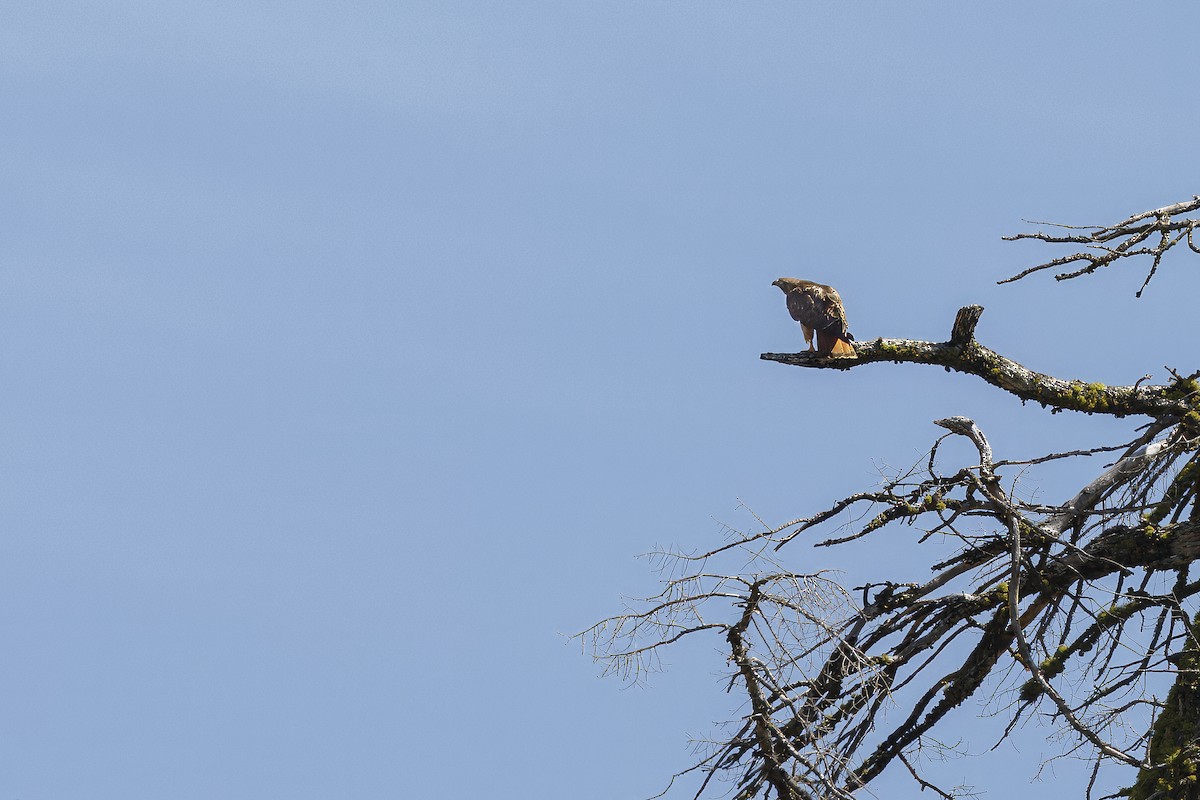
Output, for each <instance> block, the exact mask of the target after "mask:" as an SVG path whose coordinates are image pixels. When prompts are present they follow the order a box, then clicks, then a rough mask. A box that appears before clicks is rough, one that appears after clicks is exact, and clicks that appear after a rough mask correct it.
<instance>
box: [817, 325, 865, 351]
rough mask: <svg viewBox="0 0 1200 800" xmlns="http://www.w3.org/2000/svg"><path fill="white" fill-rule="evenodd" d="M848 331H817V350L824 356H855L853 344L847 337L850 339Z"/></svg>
mask: <svg viewBox="0 0 1200 800" xmlns="http://www.w3.org/2000/svg"><path fill="white" fill-rule="evenodd" d="M852 338H853V337H851V336H850V334H849V333H844V334H841V335H838V334H836V333H833V332H832V331H817V352H819V353H820V354H821V355H826V356H835V357H837V356H842V357H845V356H850V357H853V356H856V355H858V353H857V352H856V351H855V349H854V345H852V344H850V342H848V341H847V339H852Z"/></svg>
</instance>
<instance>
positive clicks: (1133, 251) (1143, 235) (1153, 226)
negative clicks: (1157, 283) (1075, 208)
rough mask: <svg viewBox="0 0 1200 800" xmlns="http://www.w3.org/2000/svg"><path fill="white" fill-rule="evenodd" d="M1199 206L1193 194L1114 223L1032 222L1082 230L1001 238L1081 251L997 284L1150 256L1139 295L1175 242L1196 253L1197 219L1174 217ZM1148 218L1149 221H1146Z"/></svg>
mask: <svg viewBox="0 0 1200 800" xmlns="http://www.w3.org/2000/svg"><path fill="white" fill-rule="evenodd" d="M1197 209H1200V195H1196V196H1194V197H1193V198H1192V199H1191V200H1187V201H1184V202H1182V203H1175V204H1173V205H1169V206H1164V207H1162V208H1156V209H1153V210H1151V211H1144V212H1142V213H1140V214H1134V215H1133V216H1131V217H1129V218H1127V219H1125V220H1123V221H1121V222H1118V223H1117V224H1116V225H1110V226H1102V225H1098V226H1072V225H1058V224H1055V223H1034V224H1043V225H1053V226H1054V227H1056V228H1060V229H1064V230H1072V231H1084V233H1072V234H1067V235H1061V236H1052V235H1050V234H1046V233H1042V232H1041V231H1038V232H1035V233H1018V234H1015V235H1013V236H1005V237H1003V239H1004V240H1005V241H1010V242H1011V241H1017V240H1020V239H1035V240H1037V241H1041V242H1048V243H1052V244H1077V245H1083V247H1084V248H1085V249H1084V250H1082V251H1080V252H1077V253H1073V254H1071V255H1068V256H1062V257H1060V258H1055V259H1051V260H1050V261H1047V262H1045V263H1042V264H1038V265H1037V266H1034V267H1030V268H1028V269H1025V270H1022V271H1021V272H1019V273H1017V274H1016V275H1013V276H1012V277H1011V278H1005V279H1004V280H1002V281H998V283H1002V284H1003V283H1012V282H1013V281H1019V280H1020V279H1022V278H1024V277H1026V276H1028V275H1032V274H1033V273H1035V272H1040V271H1042V270H1046V269H1055V268H1058V267H1063V266H1066V265H1067V264H1075V263H1083V264H1084V266H1082V267H1080V268H1079V269H1076V270H1073V271H1068V272H1061V273H1059V274H1057V275H1055V276H1054V278H1055V280H1059V281H1063V280H1069V279H1071V278H1078V277H1079V276H1081V275H1090V274H1091V273H1093V272H1095V271H1096V270H1098V269H1100V268H1102V267H1107V266H1109V265H1110V264H1113V263H1115V262H1117V261H1118V260H1120V259H1123V258H1131V257H1133V256H1151V257H1152V262H1151V265H1150V269H1149V271H1148V272H1147V274H1146V279H1145V280H1144V281H1143V282H1142V286H1141V288H1140V289H1138V291H1137V294H1136V296H1137V297H1141V296H1142V292H1143V291H1145V289H1146V286H1147V285H1149V283H1150V279H1151V278H1153V277H1154V275H1155V273H1156V272H1157V271H1158V267H1159V264H1161V263H1162V258H1163V256H1164V255H1165V254H1166V253H1167V251H1169V250H1171V249H1172V248H1174V247H1175V246H1176V245H1177V244H1179V242H1181V241H1184V240H1186V241H1187V243H1188V247H1189V248H1190V249H1191V250H1192V251H1193V252H1196V253H1200V249H1197V248H1196V246H1195V244H1194V243H1193V239H1192V234H1193V231H1194V230H1195V229H1196V226H1197V225H1200V219H1177V218H1176V217H1178V215H1180V214H1186V213H1188V212H1190V211H1195V210H1197ZM1148 220H1153V221H1152V222H1151V221H1148ZM1155 234H1157V235H1158V243H1157V244H1156V245H1153V246H1144V247H1138V246H1137V245H1141V244H1142V243H1143V242H1145V241H1147V240H1149V239H1151V238H1153V237H1154V235H1155ZM1113 241H1118V243H1117V244H1116V245H1115V246H1109V245H1108V243H1109V242H1113Z"/></svg>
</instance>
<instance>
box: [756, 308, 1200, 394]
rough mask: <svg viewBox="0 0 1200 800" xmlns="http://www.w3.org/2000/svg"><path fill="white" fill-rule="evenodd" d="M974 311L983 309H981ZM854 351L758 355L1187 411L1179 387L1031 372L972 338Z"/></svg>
mask: <svg viewBox="0 0 1200 800" xmlns="http://www.w3.org/2000/svg"><path fill="white" fill-rule="evenodd" d="M973 308H979V307H978V306H968V307H967V308H966V309H963V310H962V311H960V312H959V314H960V316H961V315H962V314H963V312H965V311H968V309H973ZM979 311H980V313H982V309H981V308H979ZM976 319H978V317H977V316H976ZM956 327H957V326H956ZM972 329H973V326H972ZM855 350H856V351H857V353H858V357H857V358H845V357H842V358H833V357H830V356H821V355H817V354H815V353H813V352H811V351H806V352H801V353H763V354H762V355H761V356H759V358H761V359H762V360H764V361H777V362H779V363H781V364H790V365H792V366H797V367H811V368H816V369H843V370H844V369H852V368H854V367H859V366H862V365H864V364H874V363H878V362H885V361H889V362H892V363H894V364H900V363H909V364H930V365H934V366H939V367H943V368H945V369H947V370H953V371H956V372H964V373H967V374H969V375H975V376H977V377H980V378H983V379H984V380H985V381H987V382H988V383H990V384H991V385H993V386H996V387H999V388H1001V389H1003V390H1005V391H1006V392H1009V393H1010V394H1013V395H1016V396H1017V397H1019V398H1021V399H1022V400H1026V401H1028V400H1032V401H1033V402H1035V403H1040V404H1041V405H1043V406H1049V407H1051V408H1055V409H1063V410H1070V411H1083V412H1085V413H1088V414H1112V415H1114V416H1118V417H1123V416H1128V415H1131V414H1146V415H1149V416H1152V417H1161V416H1164V415H1183V414H1186V413H1187V412H1188V411H1190V410H1191V406H1190V405H1189V402H1188V401H1187V399H1186V398H1184V397H1182V396H1181V390H1180V388H1179V387H1178V386H1138V385H1134V386H1106V385H1104V384H1102V383H1086V382H1084V381H1079V380H1072V381H1067V380H1062V379H1061V378H1055V377H1053V376H1050V375H1046V374H1044V373H1040V372H1034V371H1033V370H1031V369H1029V368H1027V367H1024V366H1022V365H1021V364H1018V363H1017V362H1016V361H1013V360H1011V359H1008V358H1005V357H1004V356H1002V355H1000V354H999V353H996V352H995V351H994V350H990V349H988V348H987V347H984V346H983V345H981V344H979V343H978V342H977V341H975V340H974V339H971V340H970V341H968V342H967V343H965V344H961V345H959V344H953V343H951V342H941V343H935V342H924V341H918V340H915V339H875V340H874V341H869V342H858V343H857V344H855Z"/></svg>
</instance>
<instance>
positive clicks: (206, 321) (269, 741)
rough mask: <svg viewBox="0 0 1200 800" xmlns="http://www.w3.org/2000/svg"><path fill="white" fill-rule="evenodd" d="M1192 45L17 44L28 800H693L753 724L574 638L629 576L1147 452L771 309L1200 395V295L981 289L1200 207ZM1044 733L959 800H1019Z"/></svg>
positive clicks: (18, 587)
mask: <svg viewBox="0 0 1200 800" xmlns="http://www.w3.org/2000/svg"><path fill="white" fill-rule="evenodd" d="M1198 34H1200V10H1197V8H1195V7H1193V6H1191V5H1190V4H1185V3H1158V2H1143V3H1138V4H1136V5H1133V6H1131V5H1128V4H1097V3H1090V2H1068V3H1044V2H1036V3H1035V2H1013V3H1002V4H976V3H951V2H910V3H841V2H838V3H834V2H821V3H814V2H770V3H759V2H738V3H715V2H645V1H644V0H639V2H602V3H601V2H548V3H533V2H520V3H492V2H473V3H472V2H462V3H455V2H428V3H426V2H411V0H402V1H401V2H356V1H355V0H350V1H349V2H340V3H314V2H307V0H300V1H298V2H289V3H282V2H208V3H178V2H162V1H156V2H125V1H124V0H108V1H107V2H104V3H70V2H55V0H39V2H36V3H34V2H3V3H0V108H3V109H4V111H3V114H2V115H0V181H2V184H0V204H2V206H0V267H2V271H0V357H2V359H3V361H2V369H0V419H2V420H3V439H2V441H0V464H2V465H3V481H2V482H0V647H2V653H3V658H2V659H0V798H14V799H16V798H19V799H20V800H52V799H53V800H60V799H61V798H85V797H86V798H89V800H106V799H107V798H113V800H116V799H117V798H120V800H141V799H142V798H145V799H147V800H149V799H150V798H168V797H169V798H174V799H176V800H190V799H192V798H195V799H196V800H200V799H207V798H227V799H230V800H240V799H242V798H244V799H246V800H249V799H250V798H255V799H257V798H265V797H277V798H289V800H301V799H303V798H314V799H315V798H322V800H323V799H324V798H330V797H349V798H390V797H395V798H403V797H426V796H438V797H454V798H458V797H462V798H468V797H472V798H474V797H481V796H483V797H523V798H536V797H571V798H579V799H580V800H593V799H595V800H600V799H601V798H604V799H605V800H607V799H608V798H618V797H627V798H638V797H645V796H647V795H650V794H653V793H655V792H657V791H658V790H659V789H660V788H661V786H662V782H663V780H664V779H665V778H666V776H667V775H668V774H669V773H670V772H672V771H673V770H674V769H677V768H680V767H683V766H686V765H687V763H688V758H689V749H688V736H689V735H691V736H697V737H701V736H703V735H705V734H706V733H707V732H708V731H710V730H711V729H712V723H713V722H714V721H715V720H720V719H726V718H728V717H730V716H733V715H736V714H737V713H738V712H737V711H736V709H734V710H731V708H730V707H729V703H730V702H731V700H730V696H729V695H726V694H724V693H723V685H722V681H721V675H722V674H723V673H724V663H723V662H722V660H721V657H720V655H719V653H718V652H717V650H716V643H713V645H712V646H711V647H710V646H705V645H704V644H703V643H698V644H697V645H695V646H692V647H690V648H687V649H684V650H680V651H679V653H678V654H676V656H675V657H674V658H673V659H672V662H673V663H672V668H671V669H670V671H668V672H667V673H666V674H665V675H660V676H657V677H656V678H655V679H654V680H652V681H651V683H650V686H649V687H648V688H641V687H635V688H623V687H622V685H621V684H620V683H619V682H617V681H614V680H610V679H606V680H599V679H598V678H597V677H596V675H597V671H598V670H597V667H596V666H595V665H594V664H593V663H592V662H591V661H590V660H589V659H587V658H586V657H584V656H582V655H581V654H580V652H579V650H578V648H577V647H575V646H573V645H571V644H569V643H567V641H566V640H565V639H564V637H563V636H562V634H567V633H571V632H574V631H577V630H580V629H582V628H584V627H586V626H587V625H588V624H590V623H591V622H592V621H594V620H596V619H598V618H600V617H602V616H605V615H607V614H609V613H612V612H615V611H618V610H619V609H620V608H621V600H620V598H621V596H622V595H638V594H653V593H654V592H655V591H657V588H656V587H657V583H656V581H657V577H656V576H655V575H654V573H653V572H652V571H651V570H650V569H649V566H648V565H647V564H646V563H645V562H644V561H638V560H636V559H635V558H634V557H635V556H636V555H637V554H639V553H643V552H646V551H648V550H650V549H652V548H653V547H654V546H655V545H668V546H670V545H673V546H677V547H683V548H689V549H691V548H703V547H707V546H709V545H712V544H713V543H716V542H719V541H720V537H721V527H720V525H719V523H721V522H725V523H729V524H734V525H750V524H752V519H751V518H750V517H749V515H748V514H747V513H746V511H745V510H739V503H744V504H745V505H746V506H748V507H749V508H751V509H753V511H754V512H755V513H757V514H759V515H760V516H762V517H763V518H765V519H767V520H768V521H772V522H781V521H784V520H787V519H790V518H793V517H796V516H801V515H803V514H804V513H805V512H808V511H812V510H814V509H815V508H817V507H819V506H822V505H824V504H826V503H828V502H829V501H830V500H831V499H834V498H836V497H838V496H840V495H842V494H845V493H848V492H850V491H852V490H856V489H864V488H869V487H871V486H873V485H875V482H876V481H877V480H878V470H879V469H881V468H883V467H885V466H887V465H898V466H904V465H907V464H909V463H912V462H914V461H915V460H917V459H918V458H919V457H920V454H921V452H922V448H924V447H926V446H927V445H928V444H929V443H930V442H931V441H932V440H933V439H934V438H936V436H937V435H938V434H939V433H940V432H941V431H940V430H939V429H936V428H934V427H933V426H932V425H931V424H930V421H931V420H933V419H937V418H939V417H943V416H947V415H950V414H965V415H969V416H973V417H975V418H976V419H977V420H978V421H979V423H980V425H981V426H982V427H983V428H984V430H985V431H987V432H988V434H989V436H990V437H991V439H992V443H993V445H994V446H995V448H996V450H997V453H998V455H999V456H1000V457H1022V456H1029V455H1033V454H1035V453H1037V452H1042V451H1044V450H1046V449H1050V448H1054V447H1059V446H1061V447H1062V449H1067V448H1071V447H1081V446H1089V445H1094V444H1101V443H1104V444H1107V443H1113V442H1116V441H1121V440H1123V439H1127V438H1131V437H1132V433H1131V431H1132V428H1133V427H1134V425H1136V424H1137V422H1136V421H1130V420H1126V421H1113V420H1101V419H1092V418H1089V417H1085V416H1081V415H1060V416H1056V417H1051V416H1050V415H1049V414H1048V413H1046V412H1044V411H1042V410H1041V409H1038V408H1036V407H1033V406H1025V407H1023V406H1022V405H1021V404H1020V403H1019V402H1018V401H1016V400H1015V399H1013V398H1011V397H1008V396H1005V395H1002V394H1001V393H999V392H997V391H996V390H993V389H991V388H990V387H986V386H984V385H983V384H982V383H981V382H979V381H978V380H975V379H972V378H969V377H965V376H952V375H947V374H945V373H942V372H941V371H938V370H932V369H927V368H920V367H896V366H890V365H877V366H870V367H865V368H863V369H859V370H853V371H851V372H847V373H832V372H817V371H812V370H799V369H795V368H791V367H785V366H781V365H779V364H772V363H765V362H761V361H760V360H759V359H758V354H759V353H760V352H763V351H788V350H798V349H801V347H802V346H803V341H802V339H801V336H800V332H799V330H798V329H797V328H796V326H795V325H794V323H792V322H791V320H790V319H789V318H788V316H787V313H786V311H785V309H784V306H783V300H782V297H781V296H780V294H779V292H778V290H777V289H775V288H773V287H772V286H771V285H770V284H771V281H772V280H774V279H775V278H776V277H779V276H781V275H788V276H795V277H802V278H808V279H813V280H818V281H821V282H827V283H833V284H835V285H836V286H837V287H838V288H839V289H840V290H841V293H842V296H843V298H844V299H845V301H846V305H847V309H848V313H849V318H850V322H851V329H852V330H853V331H854V332H855V334H856V335H857V336H858V338H859V339H868V338H874V337H876V336H903V337H911V338H922V339H932V340H939V341H940V340H943V339H945V338H947V336H948V332H949V328H950V324H951V321H952V320H953V317H954V312H955V310H956V309H957V308H958V307H959V306H961V305H964V304H967V303H980V304H982V305H984V306H986V308H987V311H986V313H985V314H984V316H983V319H982V322H981V324H980V326H979V330H978V334H979V337H980V339H981V340H982V341H983V342H984V343H985V344H988V345H989V346H992V347H993V348H995V349H998V350H1000V351H1002V352H1004V353H1005V354H1007V355H1009V356H1011V357H1013V358H1015V359H1017V360H1018V361H1021V362H1022V363H1025V364H1026V365H1028V366H1030V367H1033V368H1035V369H1040V370H1043V371H1047V372H1052V373H1056V374H1059V375H1062V376H1064V377H1080V378H1086V379H1088V380H1096V381H1103V382H1106V383H1111V384H1119V383H1132V382H1134V381H1136V380H1137V379H1138V378H1140V377H1141V376H1142V375H1143V374H1144V373H1146V372H1152V373H1154V378H1155V381H1156V382H1161V381H1163V380H1165V379H1166V377H1167V376H1166V374H1165V372H1164V370H1163V366H1164V365H1169V366H1173V367H1176V368H1178V369H1180V370H1182V371H1191V370H1192V369H1194V368H1196V367H1197V366H1200V365H1198V364H1197V363H1196V362H1197V359H1196V352H1195V341H1196V317H1195V312H1194V308H1195V297H1196V296H1197V292H1198V290H1200V278H1198V277H1197V276H1198V275H1200V273H1198V272H1197V263H1196V261H1194V260H1193V261H1189V260H1187V259H1186V258H1184V257H1181V258H1180V259H1176V260H1174V261H1171V262H1169V263H1168V265H1167V266H1166V267H1164V269H1163V272H1162V274H1161V275H1160V277H1159V278H1157V279H1156V280H1155V282H1154V283H1152V284H1151V286H1150V288H1149V290H1148V291H1147V293H1146V296H1145V297H1144V298H1143V299H1141V300H1134V298H1133V293H1134V291H1135V290H1136V289H1137V287H1138V285H1139V284H1140V281H1141V278H1142V273H1140V272H1137V271H1136V270H1133V269H1130V268H1122V269H1114V270H1110V271H1108V272H1107V273H1105V274H1102V275H1099V276H1096V277H1093V278H1091V279H1089V280H1087V281H1076V282H1072V283H1069V284H1055V283H1054V282H1053V281H1052V280H1050V279H1049V277H1048V276H1047V277H1038V278H1033V279H1030V280H1027V281H1025V282H1022V283H1020V284H1017V285H1011V286H1003V287H1000V286H996V285H995V284H994V281H995V280H996V279H998V278H1002V277H1007V276H1008V275H1009V274H1012V273H1013V272H1015V271H1017V270H1019V269H1020V268H1022V267H1024V266H1029V265H1031V264H1033V263H1036V262H1037V261H1039V260H1042V259H1043V258H1045V257H1048V256H1049V255H1051V254H1050V253H1049V252H1048V251H1044V250H1042V249H1039V247H1040V246H1039V245H1035V244H1030V243H1011V244H1005V243H1002V242H1000V239H999V237H1000V236H1001V235H1003V234H1006V233H1012V232H1015V231H1019V230H1025V229H1027V228H1028V227H1029V226H1027V225H1024V224H1023V223H1021V219H1022V218H1026V219H1036V220H1044V219H1050V220H1054V221H1061V222H1067V223H1094V222H1113V221H1116V220H1118V219H1120V218H1123V217H1124V216H1126V215H1128V214H1132V213H1134V212H1137V211H1141V210H1145V209H1148V208H1152V207H1155V206H1159V205H1164V204H1167V203H1171V202H1176V201H1180V200H1184V199H1187V198H1189V197H1190V196H1191V195H1192V194H1194V193H1196V192H1198V191H1200V181H1198V176H1197V164H1196V142H1197V131H1198V130H1200V124H1198V123H1200V104H1198V103H1197V96H1196V80H1195V79H1196V75H1197V61H1196V55H1197V46H1196V42H1197V36H1198ZM1076 477H1078V476H1076ZM1072 486H1074V484H1072V483H1071V482H1070V481H1069V480H1068V481H1066V482H1064V483H1063V484H1062V485H1061V486H1059V485H1050V486H1044V487H1033V488H1037V489H1041V490H1044V491H1046V492H1047V494H1048V496H1054V497H1057V496H1059V495H1061V494H1063V493H1066V492H1068V491H1070V492H1071V493H1073V491H1074V490H1073V489H1072V488H1071V487H1072ZM909 543H910V542H909V540H905V541H897V542H896V543H895V545H894V546H893V547H891V548H889V547H888V546H887V543H880V546H878V547H876V548H874V549H873V550H870V551H856V555H855V558H856V559H860V560H861V561H860V563H857V564H854V565H848V564H840V563H836V562H835V561H832V560H831V559H834V557H835V555H836V554H832V553H830V552H828V551H826V550H821V551H808V550H804V549H801V548H795V549H794V552H793V553H792V554H791V557H792V558H794V559H796V561H795V564H794V567H795V568H796V569H797V570H807V569H813V568H821V567H843V568H846V569H853V568H855V567H866V568H870V567H872V566H875V567H879V566H882V565H891V564H893V563H906V562H905V559H909V558H911V555H912V554H911V553H910V552H909V551H910V549H911V548H908V547H907V545H908V544H909ZM918 556H919V554H918ZM806 559H808V560H806ZM918 560H919V559H918ZM966 711H967V713H968V714H974V713H976V712H977V711H978V709H976V708H968V709H966ZM1030 736H1031V739H1030V740H1029V741H1028V742H1027V747H1026V748H1025V749H1024V755H1023V757H1024V758H1025V760H1026V761H1030V762H1031V765H1030V766H1029V768H1028V769H1026V768H1025V767H1024V766H1022V767H1021V769H1013V768H1012V767H1011V766H1010V765H1009V764H1008V762H1006V761H1004V760H996V759H995V758H993V759H992V760H988V759H986V758H984V759H978V760H973V761H971V762H961V763H959V764H956V765H954V766H953V767H952V768H951V770H952V772H953V773H954V774H955V775H957V776H958V777H961V778H963V779H965V780H968V781H970V782H973V783H976V784H980V785H984V786H986V785H989V784H990V785H993V786H997V787H1010V788H1011V787H1016V788H1018V789H1020V788H1021V787H1026V786H1028V785H1029V784H1028V782H1029V780H1030V778H1031V777H1032V773H1033V769H1034V767H1035V766H1036V757H1037V756H1038V754H1039V753H1040V752H1042V751H1043V750H1044V749H1045V748H1046V742H1045V737H1044V735H1043V733H1042V732H1041V731H1039V730H1037V729H1033V730H1031V731H1030ZM971 745H972V747H973V749H974V750H976V751H979V750H984V749H986V748H987V747H989V746H990V745H991V741H978V742H972V743H971ZM1007 757H1008V756H1006V758H1007ZM1022 763H1024V762H1022ZM900 777H901V778H902V777H903V776H900ZM1043 777H1045V776H1043ZM896 785H897V786H905V788H906V789H907V790H912V788H913V787H912V786H911V784H910V783H905V782H904V781H903V780H901V781H899V782H898V783H897V784H896ZM1034 786H1035V787H1041V788H1040V789H1039V790H1037V791H1043V792H1048V791H1050V789H1049V786H1048V784H1046V783H1044V782H1043V783H1041V784H1034ZM1035 794H1036V792H1035ZM993 796H999V793H996V794H994V795H993Z"/></svg>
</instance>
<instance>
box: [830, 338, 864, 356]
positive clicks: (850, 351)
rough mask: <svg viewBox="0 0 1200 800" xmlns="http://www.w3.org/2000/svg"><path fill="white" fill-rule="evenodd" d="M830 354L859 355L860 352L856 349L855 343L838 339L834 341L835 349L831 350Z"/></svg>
mask: <svg viewBox="0 0 1200 800" xmlns="http://www.w3.org/2000/svg"><path fill="white" fill-rule="evenodd" d="M829 355H831V356H856V355H858V352H857V351H855V349H854V345H852V344H850V343H849V342H847V341H846V340H845V339H838V340H837V341H836V342H834V343H833V349H832V350H830V351H829Z"/></svg>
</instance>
